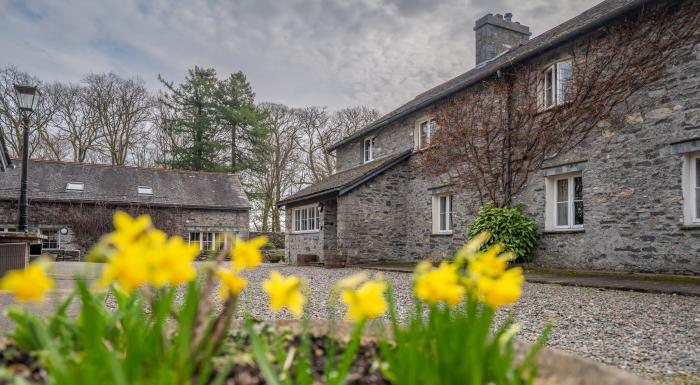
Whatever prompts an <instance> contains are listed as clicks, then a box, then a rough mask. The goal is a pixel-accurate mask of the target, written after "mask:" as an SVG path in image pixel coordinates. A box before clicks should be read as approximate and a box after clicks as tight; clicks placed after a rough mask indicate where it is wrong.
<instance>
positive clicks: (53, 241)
mask: <svg viewBox="0 0 700 385" xmlns="http://www.w3.org/2000/svg"><path fill="white" fill-rule="evenodd" d="M41 234H42V235H45V236H46V239H44V240H42V241H41V247H42V248H44V249H58V230H50V229H42V230H41Z"/></svg>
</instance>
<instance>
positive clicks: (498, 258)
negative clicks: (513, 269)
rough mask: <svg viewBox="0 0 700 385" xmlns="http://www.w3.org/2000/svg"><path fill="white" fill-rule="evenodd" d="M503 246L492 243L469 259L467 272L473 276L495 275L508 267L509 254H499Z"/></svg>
mask: <svg viewBox="0 0 700 385" xmlns="http://www.w3.org/2000/svg"><path fill="white" fill-rule="evenodd" d="M502 250H503V246H501V245H493V246H491V247H490V248H489V249H488V250H487V251H485V252H483V253H481V254H479V256H477V257H476V258H473V259H472V260H471V261H469V268H468V269H469V274H470V275H471V276H473V277H475V278H478V277H481V276H486V277H496V276H498V275H500V274H502V273H503V272H504V271H505V270H506V268H507V267H508V259H509V258H510V254H503V255H500V254H501V251H502Z"/></svg>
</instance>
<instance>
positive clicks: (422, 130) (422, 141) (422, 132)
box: [419, 122, 428, 148]
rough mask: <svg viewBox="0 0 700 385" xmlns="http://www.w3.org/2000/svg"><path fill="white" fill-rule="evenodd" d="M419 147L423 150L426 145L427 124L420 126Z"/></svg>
mask: <svg viewBox="0 0 700 385" xmlns="http://www.w3.org/2000/svg"><path fill="white" fill-rule="evenodd" d="M419 144H420V147H421V148H423V147H425V146H426V145H427V144H428V122H423V123H421V125H420V143H419Z"/></svg>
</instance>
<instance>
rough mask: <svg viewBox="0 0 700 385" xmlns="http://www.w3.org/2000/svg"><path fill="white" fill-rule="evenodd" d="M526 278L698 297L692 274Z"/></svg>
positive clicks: (409, 269)
mask: <svg viewBox="0 0 700 385" xmlns="http://www.w3.org/2000/svg"><path fill="white" fill-rule="evenodd" d="M353 267H358V268H363V269H370V270H378V271H389V272H397V273H413V268H414V267H413V266H409V265H406V266H394V265H391V264H388V265H386V266H384V265H356V266H353ZM525 280H526V281H527V282H530V283H541V284H551V285H562V286H577V287H593V288H600V289H611V290H629V291H637V292H642V293H656V294H677V295H685V296H693V297H700V277H695V276H684V275H661V274H633V273H619V272H602V271H601V272H599V271H575V270H538V269H525Z"/></svg>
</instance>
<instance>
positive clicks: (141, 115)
mask: <svg viewBox="0 0 700 385" xmlns="http://www.w3.org/2000/svg"><path fill="white" fill-rule="evenodd" d="M84 81H85V83H86V86H87V95H86V101H87V105H88V108H90V110H91V113H92V114H94V117H95V122H96V125H97V128H98V130H99V132H100V136H101V138H102V141H101V144H102V146H101V147H102V148H101V150H102V151H103V152H104V153H105V154H106V155H107V156H108V157H109V161H110V162H111V163H112V164H117V165H123V164H125V163H126V162H127V159H128V153H129V151H130V149H131V146H132V145H133V144H134V143H136V142H138V141H139V140H140V137H141V136H142V135H143V133H144V132H146V125H147V123H148V122H149V121H150V120H151V118H152V115H153V107H154V105H155V101H154V98H153V97H152V96H151V95H150V94H149V93H148V91H147V90H146V87H145V86H144V82H143V81H142V80H140V79H138V78H134V79H124V78H121V77H119V76H117V75H115V74H113V73H109V74H90V75H88V76H87V77H86V78H85V80H84Z"/></svg>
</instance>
